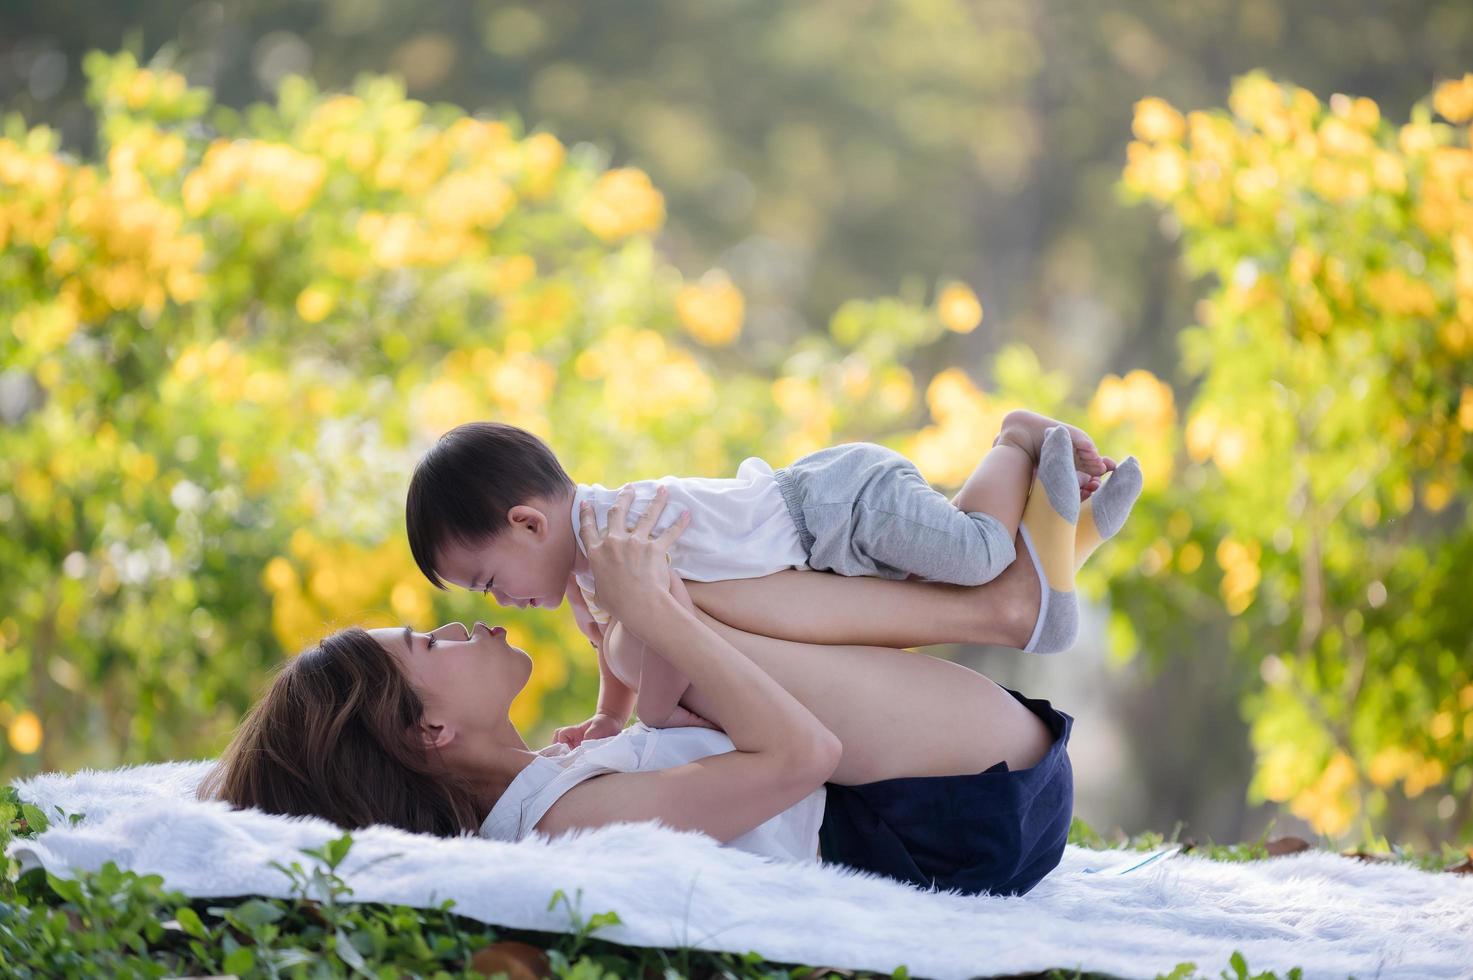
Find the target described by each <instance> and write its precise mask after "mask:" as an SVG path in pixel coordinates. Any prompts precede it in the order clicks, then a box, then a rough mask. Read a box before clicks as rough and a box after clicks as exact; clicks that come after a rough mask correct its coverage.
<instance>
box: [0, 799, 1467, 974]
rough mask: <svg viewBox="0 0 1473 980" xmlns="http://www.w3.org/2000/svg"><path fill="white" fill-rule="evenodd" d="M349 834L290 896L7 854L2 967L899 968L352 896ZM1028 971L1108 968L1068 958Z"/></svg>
mask: <svg viewBox="0 0 1473 980" xmlns="http://www.w3.org/2000/svg"><path fill="white" fill-rule="evenodd" d="M52 819H54V820H66V821H68V822H70V823H73V824H75V823H76V822H77V821H79V820H80V819H82V817H81V815H80V814H66V813H60V812H58V813H55V814H53V815H52V817H51V818H50V819H48V817H47V815H45V814H43V813H42V812H41V811H40V810H38V809H37V808H36V807H34V806H31V805H30V804H27V803H23V802H21V800H20V799H19V798H18V797H17V796H16V793H15V790H14V789H13V788H9V787H7V788H6V789H5V791H4V793H3V794H0V847H3V846H4V845H5V844H7V843H8V842H9V840H10V839H11V838H12V837H30V836H34V835H35V834H37V833H40V832H41V831H43V830H45V829H46V827H47V826H48V824H49V822H50V821H51V820H52ZM1179 829H1180V828H1178V832H1179ZM1265 836H1266V835H1265ZM1070 841H1071V842H1072V843H1076V844H1080V845H1083V846H1085V847H1095V848H1118V849H1131V850H1150V849H1153V848H1156V847H1159V846H1161V845H1162V844H1165V843H1174V842H1176V833H1173V835H1172V837H1171V838H1166V837H1164V836H1163V835H1160V834H1140V835H1137V836H1135V837H1129V838H1125V837H1122V838H1120V839H1118V840H1114V841H1110V840H1106V839H1105V838H1104V837H1102V836H1101V835H1100V834H1098V833H1097V832H1095V831H1094V830H1093V829H1091V828H1090V827H1089V826H1088V825H1087V824H1085V823H1083V822H1082V821H1079V820H1076V821H1075V823H1074V826H1073V828H1071V833H1070ZM352 846H353V839H352V836H351V835H349V834H344V835H343V836H342V837H339V838H337V839H336V840H333V841H329V842H328V843H327V844H325V845H323V846H322V847H321V848H312V849H307V850H304V851H303V852H302V855H303V858H304V859H305V860H302V861H293V862H291V863H290V864H285V865H276V866H275V867H276V868H277V870H279V871H280V872H281V873H282V874H283V876H285V878H286V880H287V881H288V882H289V883H290V890H291V892H292V896H293V897H291V898H287V899H272V898H262V897H255V896H244V897H240V898H236V899H231V900H220V899H190V898H188V897H187V896H185V895H182V894H180V893H178V892H172V891H168V890H166V889H164V887H163V880H162V879H161V878H159V877H158V876H156V875H138V874H135V873H134V872H131V871H123V870H120V869H119V868H117V867H116V866H115V865H114V864H112V863H108V864H107V865H106V866H104V867H103V869H102V870H101V871H97V872H93V873H88V874H83V875H81V876H79V877H77V878H58V877H56V876H55V875H52V874H50V873H48V872H46V871H44V870H42V869H33V870H31V871H28V872H26V873H25V874H19V873H18V866H17V865H16V863H15V862H13V861H10V860H8V859H7V860H5V862H4V867H3V869H0V870H3V874H0V962H3V963H5V965H6V969H7V973H6V976H7V977H15V978H18V980H29V978H42V977H45V978H48V980H49V978H53V977H78V978H81V977H93V976H99V975H104V976H113V977H123V978H162V977H170V976H181V975H209V974H235V975H238V976H241V977H252V978H254V977H292V978H297V977H301V978H315V977H348V976H364V977H376V978H385V980H388V978H399V977H433V978H461V977H477V976H480V975H481V974H479V973H477V972H474V971H473V970H472V969H471V968H470V962H471V958H472V957H473V956H474V955H475V954H476V952H477V951H480V950H484V949H485V948H486V947H488V946H490V945H492V944H493V943H505V942H519V943H526V944H528V945H529V946H532V947H535V949H536V950H541V951H542V954H543V955H544V956H545V961H543V963H542V964H540V965H541V966H542V967H543V968H545V970H546V972H547V973H548V974H549V975H551V976H554V977H558V978H560V980H605V978H622V977H639V978H648V980H680V978H687V977H691V978H697V977H698V978H709V977H720V978H734V980H799V978H804V980H807V978H812V980H817V978H819V977H824V976H830V975H834V976H839V977H845V978H849V977H856V978H870V977H884V976H889V977H893V978H895V980H906V978H907V977H908V973H907V971H906V968H905V967H904V966H903V965H898V964H897V967H896V969H895V970H894V972H892V973H889V974H875V973H866V972H863V971H849V970H830V969H828V968H825V967H822V966H806V965H799V964H786V963H776V962H772V961H769V960H766V959H764V958H763V957H762V956H761V954H760V953H756V952H749V953H746V954H743V955H738V954H733V953H715V952H707V951H705V950H697V949H690V948H671V949H646V948H640V947H629V946H620V945H618V944H616V943H611V942H607V941H604V940H602V939H600V938H599V937H598V935H597V933H598V932H599V931H601V930H603V929H605V928H607V927H609V926H612V925H617V924H618V923H619V916H618V913H617V912H616V911H615V910H602V911H589V910H586V909H584V908H583V907H582V896H581V894H574V895H571V896H569V895H567V894H565V893H563V892H561V891H559V892H556V893H555V894H553V895H552V896H551V898H550V901H549V904H548V908H549V910H552V909H556V908H559V907H561V908H562V909H563V910H564V911H565V912H566V914H567V916H568V925H567V928H566V930H565V931H563V932H559V933H545V932H534V931H529V930H520V929H502V928H499V927H491V926H487V925H486V924H484V923H481V922H478V921H476V920H473V919H469V918H466V917H464V916H460V915H456V914H455V912H454V903H453V902H450V901H447V902H445V903H444V904H443V905H441V906H439V907H437V908H434V909H420V908H413V907H410V906H406V905H387V904H379V903H365V902H354V901H352V889H351V888H350V887H349V886H348V885H347V883H346V882H345V881H344V880H343V879H342V878H341V877H339V875H338V874H337V869H338V867H339V866H340V865H341V864H342V862H343V860H344V859H345V858H346V857H347V856H348V854H349V852H350V851H351V849H352ZM1192 851H1193V853H1197V854H1201V855H1203V856H1206V857H1210V858H1213V859H1215V860H1224V861H1246V860H1255V859H1258V858H1261V857H1264V856H1266V855H1267V846H1266V840H1265V839H1260V840H1258V841H1254V842H1250V843H1247V844H1233V845H1218V844H1207V845H1194V846H1193V848H1192ZM1391 856H1392V858H1393V859H1395V860H1402V861H1405V862H1406V863H1414V864H1418V865H1419V866H1429V863H1428V862H1427V861H1426V860H1423V859H1420V858H1417V857H1414V856H1409V855H1405V854H1396V853H1395V852H1394V849H1393V851H1392V855H1391ZM1423 857H1424V858H1425V856H1423ZM1439 860H1440V859H1439ZM1444 863H1445V862H1444ZM1436 866H1439V867H1440V866H1443V864H1442V863H1438V864H1436ZM500 948H505V947H500ZM1298 975H1299V971H1298V970H1297V969H1296V970H1291V971H1289V972H1288V973H1287V974H1285V975H1283V977H1282V978H1280V977H1279V975H1278V974H1274V973H1268V972H1264V973H1253V972H1252V971H1251V969H1250V968H1249V966H1248V964H1247V963H1246V962H1245V961H1244V960H1243V957H1242V956H1241V955H1240V954H1234V956H1233V958H1232V960H1231V962H1230V963H1229V964H1228V966H1227V968H1226V969H1222V970H1220V971H1218V972H1215V973H1212V972H1209V973H1202V972H1199V971H1198V968H1197V965H1196V964H1194V963H1182V964H1180V965H1178V966H1177V967H1176V969H1175V970H1173V971H1172V972H1171V973H1169V974H1164V975H1163V980H1199V978H1212V980H1217V978H1225V980H1292V978H1297V977H1298ZM1033 976H1036V977H1040V978H1049V980H1054V978H1059V980H1063V978H1079V980H1085V978H1107V977H1108V975H1106V974H1100V973H1085V972H1078V971H1068V970H1053V971H1048V972H1045V973H1039V974H1034V975H1033Z"/></svg>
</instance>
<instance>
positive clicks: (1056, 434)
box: [1018, 425, 1079, 653]
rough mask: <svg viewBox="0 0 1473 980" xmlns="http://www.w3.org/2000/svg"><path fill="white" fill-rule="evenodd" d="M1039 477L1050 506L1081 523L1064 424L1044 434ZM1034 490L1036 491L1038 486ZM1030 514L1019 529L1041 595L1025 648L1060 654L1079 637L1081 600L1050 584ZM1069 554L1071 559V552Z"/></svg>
mask: <svg viewBox="0 0 1473 980" xmlns="http://www.w3.org/2000/svg"><path fill="white" fill-rule="evenodd" d="M1037 480H1038V482H1039V483H1042V484H1043V489H1044V492H1045V494H1046V495H1047V496H1048V504H1049V507H1050V508H1052V509H1053V510H1054V512H1055V513H1057V514H1058V515H1059V516H1061V517H1063V518H1064V520H1066V521H1068V522H1069V523H1070V524H1078V523H1079V478H1078V477H1077V476H1076V475H1075V471H1074V444H1073V443H1072V442H1070V441H1069V432H1068V430H1066V429H1065V428H1064V427H1063V426H1062V425H1056V426H1054V427H1053V428H1052V429H1049V430H1048V432H1047V433H1045V434H1044V437H1043V447H1042V449H1041V450H1040V451H1039V454H1038V476H1037ZM1034 492H1035V493H1036V492H1037V488H1036V487H1035V489H1034ZM1031 503H1032V501H1030V504H1031ZM1028 513H1029V512H1028V510H1027V509H1025V510H1024V511H1023V521H1022V523H1021V524H1020V525H1019V526H1018V530H1019V531H1021V532H1022V537H1023V544H1024V545H1025V546H1026V547H1027V549H1028V557H1029V558H1031V559H1032V560H1033V568H1034V570H1035V571H1036V572H1037V573H1038V587H1039V591H1040V596H1039V609H1038V623H1037V624H1036V625H1035V626H1034V627H1033V636H1032V637H1031V638H1030V639H1029V640H1028V645H1027V646H1025V647H1024V648H1023V650H1024V652H1025V653H1059V652H1061V651H1063V650H1067V649H1069V648H1070V647H1072V646H1073V645H1074V641H1075V639H1076V638H1078V636H1079V600H1078V599H1077V598H1076V597H1075V595H1074V590H1073V589H1070V590H1069V591H1068V592H1057V591H1055V590H1054V589H1053V588H1051V587H1050V586H1049V582H1048V577H1047V576H1046V575H1044V572H1043V564H1042V563H1041V562H1040V561H1039V560H1038V552H1037V548H1035V547H1034V544H1033V536H1032V535H1031V534H1029V532H1028ZM1070 557H1071V560H1072V554H1071V556H1070Z"/></svg>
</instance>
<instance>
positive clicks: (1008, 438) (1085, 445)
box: [994, 408, 1116, 500]
mask: <svg viewBox="0 0 1473 980" xmlns="http://www.w3.org/2000/svg"><path fill="white" fill-rule="evenodd" d="M1056 425H1062V426H1063V427H1064V429H1065V431H1067V432H1068V433H1069V441H1070V442H1071V443H1073V445H1074V469H1075V472H1076V474H1077V475H1078V477H1079V499H1080V500H1085V499H1087V498H1088V497H1089V495H1090V494H1092V493H1094V492H1095V491H1096V490H1098V489H1099V488H1100V480H1099V478H1100V477H1102V476H1104V475H1105V474H1106V473H1108V472H1110V471H1111V470H1113V469H1114V468H1115V465H1116V464H1115V461H1114V460H1113V459H1111V458H1110V457H1108V456H1101V455H1100V451H1099V450H1098V449H1096V448H1095V443H1094V440H1093V439H1091V438H1090V437H1089V433H1087V432H1085V431H1084V430H1083V429H1081V428H1079V427H1078V426H1077V425H1070V424H1068V423H1067V422H1060V421H1059V420H1058V419H1051V418H1049V417H1048V416H1047V415H1040V414H1038V413H1037V412H1030V411H1027V410H1026V409H1021V408H1020V409H1014V410H1013V411H1011V412H1009V413H1008V414H1007V417H1006V418H1004V419H1003V423H1002V431H1001V432H999V433H998V436H997V440H996V442H994V445H996V444H997V443H998V442H1007V443H1010V444H1012V445H1014V446H1017V447H1018V448H1019V449H1021V450H1023V451H1024V452H1026V453H1027V454H1028V455H1029V457H1030V458H1031V459H1032V460H1033V462H1034V464H1035V465H1036V464H1037V463H1038V454H1039V453H1040V452H1042V450H1043V437H1044V434H1045V433H1046V432H1048V430H1049V429H1051V428H1053V427H1054V426H1056Z"/></svg>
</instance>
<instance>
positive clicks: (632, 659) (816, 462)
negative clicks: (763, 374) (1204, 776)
mask: <svg viewBox="0 0 1473 980" xmlns="http://www.w3.org/2000/svg"><path fill="white" fill-rule="evenodd" d="M1035 467H1036V475H1035ZM1109 471H1113V473H1111V475H1110V478H1109V479H1108V480H1107V481H1105V482H1104V484H1103V485H1101V484H1100V482H1099V479H1098V478H1099V477H1101V476H1103V475H1105V474H1106V473H1107V472H1109ZM1096 489H1098V491H1099V492H1098V493H1094V491H1095V490H1096ZM1140 489H1141V474H1140V467H1139V464H1138V463H1137V462H1136V460H1135V459H1134V458H1129V459H1126V460H1125V461H1124V462H1123V463H1121V464H1120V465H1119V466H1118V467H1117V466H1116V465H1115V464H1114V462H1113V461H1112V460H1110V459H1108V458H1106V457H1102V456H1100V454H1099V453H1098V451H1097V450H1096V449H1095V447H1094V444H1093V442H1092V441H1091V440H1090V439H1089V437H1088V436H1087V435H1085V433H1084V432H1082V431H1081V430H1079V429H1077V428H1074V427H1072V426H1065V425H1063V424H1061V423H1058V422H1056V421H1054V420H1052V419H1049V418H1046V417H1045V416H1042V415H1037V414H1035V413H1032V412H1022V411H1019V412H1012V413H1010V414H1009V415H1008V417H1007V419H1006V420H1005V422H1004V425H1003V429H1002V432H1001V433H1000V434H999V436H998V439H997V441H996V442H995V443H994V448H993V450H992V451H991V452H989V453H988V455H987V456H986V457H985V458H984V459H983V461H982V463H981V464H980V465H979V466H978V467H977V470H976V472H974V473H973V475H972V477H971V479H969V480H968V481H967V484H966V486H965V487H964V488H963V495H964V496H966V497H967V499H968V500H969V501H971V502H972V507H973V509H971V510H968V511H963V510H961V509H959V508H958V507H956V506H953V504H952V503H951V502H950V501H948V500H947V499H946V498H945V497H944V496H943V495H942V494H940V493H939V492H937V491H936V490H935V489H933V488H932V487H931V486H930V484H929V483H927V482H926V480H925V479H924V477H922V476H921V474H920V472H919V471H918V470H917V469H916V467H915V465H914V464H913V463H911V462H910V461H909V460H907V459H906V458H905V457H903V456H901V455H900V454H898V453H896V452H894V451H892V450H889V449H885V448H884V447H881V446H877V445H874V444H871V443H845V444H841V445H838V446H831V447H829V448H827V449H822V450H819V451H818V452H815V453H811V454H809V455H807V456H804V457H801V458H800V459H798V460H796V461H795V462H793V463H792V464H791V465H789V466H786V467H783V468H781V469H777V470H774V469H773V468H772V467H771V466H769V465H768V464H767V463H766V462H764V461H763V460H761V459H758V458H756V457H751V458H748V459H746V460H744V461H743V462H742V464H741V465H740V466H739V467H738V468H737V472H736V476H735V477H734V478H731V479H707V478H698V477H673V476H666V477H661V478H660V479H658V480H641V481H636V482H634V483H630V484H626V485H625V486H623V487H615V488H605V487H603V486H600V485H598V484H593V485H585V484H578V483H574V481H573V480H572V479H571V478H570V477H569V476H568V474H567V473H566V471H565V470H564V469H563V467H562V465H561V464H560V463H559V462H558V459H557V457H556V456H555V455H554V454H553V453H552V451H551V450H550V449H549V448H548V447H547V445H546V444H545V443H543V442H542V441H541V440H540V439H538V438H537V437H536V436H534V435H532V434H531V433H529V432H526V431H524V430H522V429H518V428H516V427H514V426H509V425H503V424H500V423H494V422H472V423H467V424H465V425H462V426H459V427H457V428H455V429H452V430H451V431H450V432H448V433H446V434H445V435H444V436H442V437H441V438H440V440H439V442H438V443H437V444H436V445H435V446H434V447H433V448H432V449H431V450H430V451H429V452H428V453H426V454H425V456H424V458H423V459H421V460H420V462H419V464H418V466H416V468H415V471H414V476H413V478H412V480H411V481H410V486H409V493H408V499H407V502H406V505H405V519H406V523H407V526H408V533H409V543H410V550H411V551H412V552H413V554H414V560H415V562H416V563H417V564H418V565H419V568H420V570H421V571H423V572H424V574H425V575H426V576H427V577H428V578H429V580H430V581H431V582H433V583H434V584H435V585H436V586H439V587H441V588H444V587H445V586H446V584H447V583H448V584H453V585H459V586H461V587H463V588H466V589H470V590H472V591H478V592H482V593H488V594H490V595H492V596H494V597H495V598H496V600H497V602H499V603H501V604H502V605H514V606H517V607H525V606H534V607H538V608H548V609H552V608H556V607H557V606H559V605H561V604H562V600H563V597H564V596H566V597H567V598H568V600H569V603H570V605H571V606H572V607H573V612H574V617H575V619H576V620H577V622H578V625H579V628H580V629H582V630H583V632H584V633H585V635H587V636H588V637H589V639H590V641H592V642H593V643H594V645H595V647H596V648H598V650H599V667H600V687H599V698H598V711H597V713H596V714H595V715H594V716H593V717H592V718H590V719H589V720H588V721H586V722H583V723H582V724H581V725H577V726H572V727H570V728H568V729H562V730H560V732H559V738H560V739H561V740H564V741H568V742H570V743H572V744H576V743H578V742H580V741H582V740H583V739H592V738H602V737H605V736H608V735H613V734H617V733H618V732H619V731H620V730H621V729H622V728H623V726H624V724H625V723H626V722H627V721H628V718H629V715H630V712H631V711H632V710H637V712H638V714H639V718H640V720H641V721H643V722H644V723H645V724H647V725H650V726H651V727H674V726H678V725H690V724H702V723H704V719H701V718H700V717H699V716H697V715H694V714H693V713H691V712H690V711H688V710H687V709H686V708H684V707H683V706H682V705H681V704H680V699H681V697H682V696H683V695H684V693H685V691H686V688H687V686H688V684H687V682H686V681H685V678H684V677H683V676H681V675H680V674H679V673H678V672H676V671H675V670H674V668H673V667H671V666H670V665H669V664H668V662H666V661H664V659H663V658H661V657H658V655H656V654H654V653H653V652H649V651H643V650H641V649H640V647H639V645H636V644H631V645H628V646H626V648H625V649H626V651H631V650H632V651H633V652H632V653H629V654H627V658H623V659H614V658H611V657H609V656H608V652H607V651H606V649H605V647H604V645H603V643H602V638H603V636H604V635H605V631H606V629H607V627H608V625H609V623H608V616H607V614H606V613H605V612H604V611H603V610H602V609H601V608H600V607H599V605H598V590H597V583H596V582H595V581H594V580H593V578H592V575H591V573H590V571H589V568H588V561H587V557H586V556H585V555H584V554H583V552H582V550H581V542H580V541H579V538H578V534H577V527H578V510H579V507H580V506H581V505H582V504H584V503H585V502H587V503H588V504H590V505H591V506H592V507H593V510H594V516H595V518H596V520H597V523H598V525H599V526H600V528H602V527H604V526H606V524H607V515H608V511H609V508H610V507H611V506H612V505H613V502H614V499H615V498H616V497H617V496H618V494H619V493H620V491H621V490H622V491H624V492H632V493H633V494H634V501H633V503H632V504H631V505H630V508H629V520H630V521H633V520H635V519H636V518H637V517H638V516H639V515H640V514H642V513H643V512H644V510H645V509H646V508H647V507H648V506H649V503H650V502H651V501H652V500H653V499H654V498H655V495H656V494H657V493H659V494H662V495H663V497H664V499H665V500H666V504H667V506H666V508H665V511H664V513H663V514H662V515H661V518H660V521H659V523H658V525H657V530H663V529H664V528H666V527H668V526H669V525H670V524H671V523H673V522H674V521H675V520H677V519H679V518H680V517H681V516H682V515H684V514H687V513H688V514H689V523H688V526H687V528H686V529H685V531H684V533H683V534H682V535H681V537H680V538H679V539H678V540H677V541H676V542H675V544H674V546H673V548H672V549H671V553H670V562H671V567H672V573H673V574H674V575H676V576H678V577H680V578H682V579H685V580H689V581H698V582H712V581H721V580H726V579H741V578H759V577H762V576H765V575H770V574H772V573H773V572H777V571H781V570H783V569H787V568H808V569H815V570H822V571H832V572H836V573H838V574H841V575H872V576H879V577H882V578H892V579H903V578H911V577H915V578H921V579H926V580H930V581H937V582H950V583H953V584H956V585H980V584H983V583H985V582H988V581H991V580H992V579H993V578H995V577H996V576H997V575H998V574H999V573H1001V572H1002V570H1003V569H1005V568H1006V567H1007V566H1008V565H1010V564H1012V562H1013V561H1014V560H1015V559H1017V558H1018V556H1017V555H1016V554H1015V551H1014V547H1013V541H1014V538H1015V537H1018V536H1020V534H1019V532H1020V531H1021V538H1022V540H1023V541H1024V543H1025V545H1026V546H1027V547H1028V549H1029V554H1028V556H1027V557H1028V559H1029V560H1030V561H1032V563H1033V564H1034V565H1035V567H1036V568H1037V569H1038V570H1039V574H1040V579H1041V580H1045V581H1046V585H1047V587H1046V588H1044V589H1043V603H1042V609H1041V610H1040V614H1039V617H1038V621H1037V625H1036V626H1035V628H1034V631H1033V636H1032V638H1031V639H1030V641H1029V642H1028V644H1027V646H1026V647H1025V649H1026V650H1028V651H1031V652H1037V653H1051V652H1058V651H1061V650H1065V649H1067V648H1068V647H1069V646H1070V645H1072V644H1073V642H1074V639H1075V635H1076V633H1077V630H1078V626H1077V621H1078V620H1077V603H1076V600H1075V598H1074V594H1073V570H1074V568H1075V567H1076V564H1077V563H1078V561H1080V560H1082V558H1083V557H1087V552H1088V551H1090V550H1093V546H1094V545H1097V544H1098V543H1099V541H1101V540H1103V539H1105V538H1108V537H1110V536H1111V535H1113V534H1114V533H1115V532H1116V531H1117V530H1118V529H1119V528H1120V526H1121V525H1122V524H1123V523H1124V521H1125V518H1126V516H1127V515H1128V514H1129V511H1130V508H1131V505H1132V504H1133V503H1134V502H1135V499H1136V497H1137V496H1138V495H1139V493H1140ZM1092 493H1093V497H1092V498H1091V499H1089V502H1088V504H1087V505H1086V507H1085V510H1084V516H1085V517H1086V518H1087V520H1086V521H1083V522H1081V504H1080V500H1081V498H1082V497H1090V495H1091V494H1092ZM959 499H960V498H959ZM1081 523H1083V524H1085V525H1087V528H1081V527H1080V525H1081ZM1085 530H1087V531H1088V532H1089V533H1088V535H1087V536H1088V538H1089V539H1090V540H1089V542H1088V545H1087V546H1086V547H1085V548H1083V549H1081V548H1077V547H1076V544H1077V543H1076V535H1078V536H1079V537H1081V538H1083V537H1086V534H1085V533H1084V531H1085ZM1045 570H1047V576H1046V579H1045V574H1044V571H1045Z"/></svg>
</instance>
